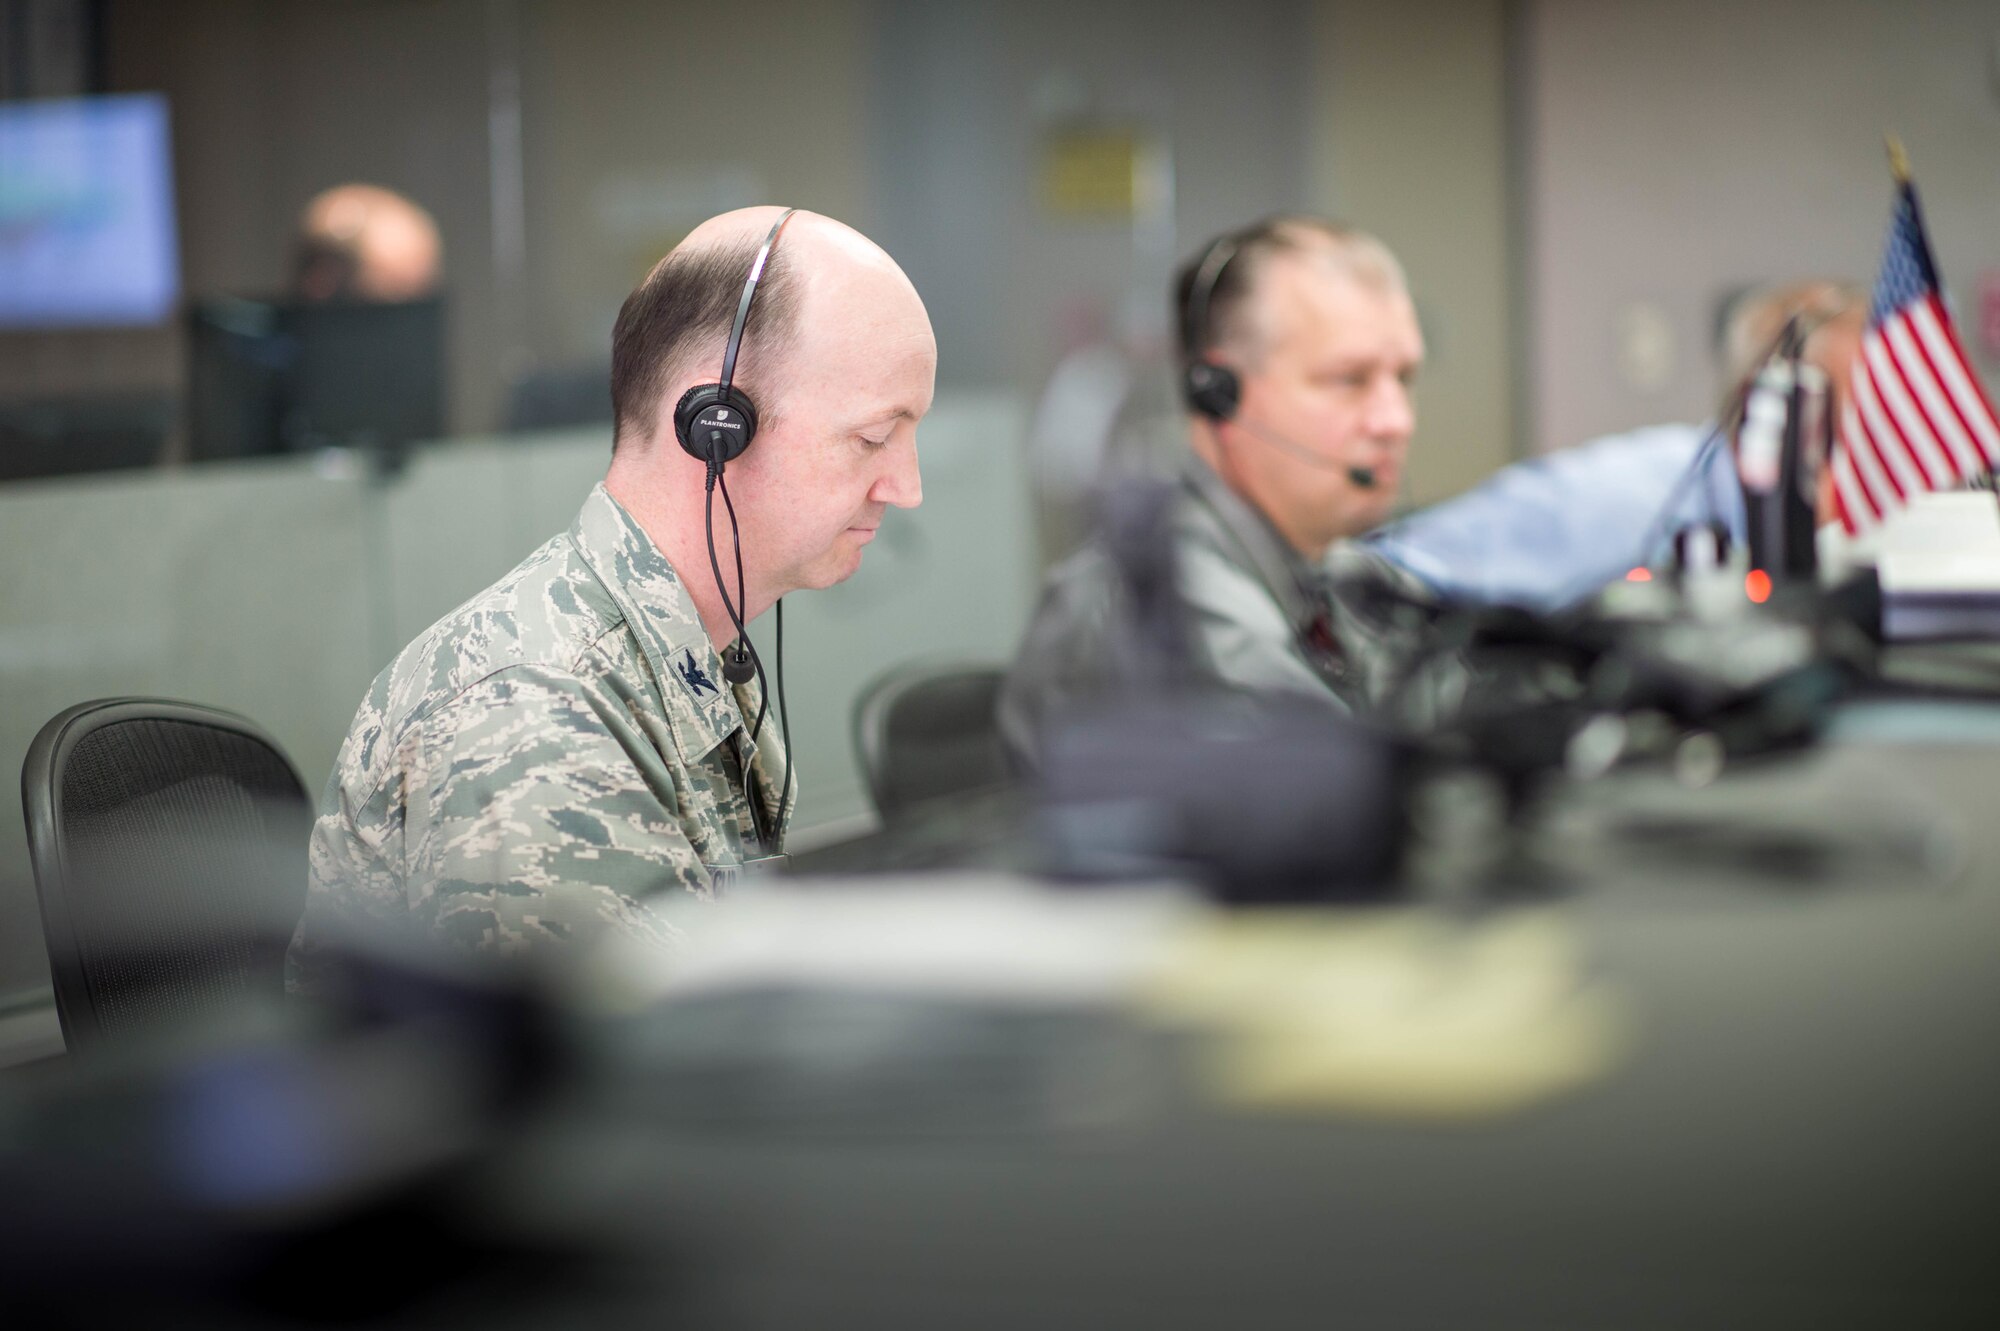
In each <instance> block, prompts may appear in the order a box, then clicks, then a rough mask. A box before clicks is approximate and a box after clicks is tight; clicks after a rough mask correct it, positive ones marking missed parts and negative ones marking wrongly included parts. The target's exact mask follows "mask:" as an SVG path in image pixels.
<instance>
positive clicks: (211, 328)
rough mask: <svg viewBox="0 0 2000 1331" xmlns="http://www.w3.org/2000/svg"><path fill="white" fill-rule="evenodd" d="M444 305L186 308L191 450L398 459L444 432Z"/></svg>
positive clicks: (198, 453)
mask: <svg viewBox="0 0 2000 1331" xmlns="http://www.w3.org/2000/svg"><path fill="white" fill-rule="evenodd" d="M444 401H445V382H444V303H443V301H442V300H440V299H437V298H430V299H425V300H413V301H399V302H396V303H393V304H377V303H366V302H358V301H355V302H349V301H342V302H326V303H304V302H276V301H255V300H236V299H225V300H215V301H204V302H199V303H197V304H195V305H193V306H192V307H190V309H189V311H188V401H187V407H188V454H189V456H190V457H191V458H193V459H196V460H206V459H215V458H237V457H256V456H262V455H267V454H274V453H296V452H309V451H312V450H315V449H321V448H352V449H358V450H362V451H364V452H369V453H372V454H376V455H378V456H380V457H381V458H383V459H384V460H385V461H394V460H399V459H400V458H401V457H402V456H403V455H404V454H405V453H406V452H407V450H408V448H409V446H410V445H411V444H414V443H418V442H420V441H422V440H426V439H436V438H438V437H440V436H441V435H442V434H443V433H444V429H445V407H444Z"/></svg>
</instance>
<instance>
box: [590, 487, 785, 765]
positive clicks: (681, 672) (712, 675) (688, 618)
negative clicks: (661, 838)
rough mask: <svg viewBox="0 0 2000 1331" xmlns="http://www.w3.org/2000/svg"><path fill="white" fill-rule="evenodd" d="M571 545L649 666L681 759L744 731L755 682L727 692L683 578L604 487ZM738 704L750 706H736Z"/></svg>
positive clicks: (593, 498)
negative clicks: (618, 612)
mask: <svg viewBox="0 0 2000 1331" xmlns="http://www.w3.org/2000/svg"><path fill="white" fill-rule="evenodd" d="M570 539H571V541H573V542H574V543H575V545H576V548H577V551H578V553H580V554H581V555H582V556H583V560H584V562H585V563H586V564H588V565H589V566H590V569H591V572H593V573H595V574H596V575H597V580H598V581H599V582H601V583H603V584H604V589H605V591H606V592H607V593H609V595H610V597H611V599H612V601H613V602H614V603H616V605H617V606H618V608H619V609H620V610H621V611H623V612H624V615H625V622H626V624H628V625H629V626H630V627H631V630H632V636H633V637H634V638H635V639H636V640H637V641H638V643H639V650H640V651H641V652H642V653H643V654H644V655H645V658H646V663H647V664H648V665H650V666H651V667H652V668H653V674H654V676H655V678H657V679H658V680H659V682H660V697H661V700H662V701H663V702H664V703H665V705H666V710H667V716H668V718H669V720H670V721H671V723H672V725H673V729H674V736H675V738H676V740H678V741H679V743H680V746H681V756H682V758H683V759H685V760H687V761H690V762H692V761H695V760H697V759H700V758H702V757H703V756H705V755H707V754H708V753H709V752H710V751H711V750H713V749H714V748H715V747H716V745H718V744H721V743H722V742H723V741H724V740H726V739H728V738H729V736H730V735H731V734H732V733H734V732H735V731H738V730H743V729H747V727H746V726H745V724H744V721H743V717H744V712H743V710H742V707H743V706H748V707H749V708H750V711H749V715H751V716H755V715H756V710H755V708H756V700H757V696H758V695H757V685H756V683H755V681H752V682H751V683H750V684H748V685H746V686H744V687H743V688H741V689H735V690H732V689H731V688H730V686H729V683H728V682H727V681H726V680H724V679H723V677H722V661H721V659H720V657H719V656H718V655H717V654H716V650H715V647H714V645H713V644H712V643H710V642H709V640H708V631H707V630H706V629H704V628H703V627H702V625H701V616H700V615H699V614H697V613H696V612H695V608H694V602H693V600H692V599H690V598H689V596H688V594H687V588H686V587H685V586H683V585H682V583H681V579H680V575H679V574H678V573H676V572H674V567H673V565H672V564H669V563H668V562H667V557H666V556H665V555H663V554H661V553H660V547H659V546H657V545H655V544H654V543H653V538H652V537H651V536H649V535H647V534H646V529H645V528H644V527H641V526H640V525H639V521H638V519H636V518H634V517H633V516H632V515H631V513H629V512H627V511H626V509H625V506H624V505H623V504H620V503H619V502H618V501H617V500H616V499H613V498H612V497H611V493H610V492H609V491H608V490H606V489H605V488H604V486H603V484H602V483H599V484H597V485H594V486H592V487H591V490H590V497H589V498H587V499H585V500H584V501H583V509H582V511H581V512H579V513H578V514H577V515H576V522H575V524H574V525H573V526H572V527H571V528H570ZM739 698H741V699H747V702H743V703H739ZM767 730H768V725H767Z"/></svg>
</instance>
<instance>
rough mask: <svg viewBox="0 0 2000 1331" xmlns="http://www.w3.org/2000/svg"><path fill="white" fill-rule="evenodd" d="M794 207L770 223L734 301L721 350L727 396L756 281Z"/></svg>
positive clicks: (748, 316) (794, 209) (723, 387)
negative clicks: (733, 319) (740, 296)
mask: <svg viewBox="0 0 2000 1331" xmlns="http://www.w3.org/2000/svg"><path fill="white" fill-rule="evenodd" d="M797 211H798V209H796V208H787V209H785V211H784V212H782V213H780V214H778V220H777V221H775V222H773V223H772V224H771V233H770V234H769V235H767V236H765V237H764V246H763V248H762V249H760V250H758V251H757V258H756V259H755V260H754V261H753V262H752V263H751V265H750V275H749V276H748V277H746V278H744V279H743V299H741V300H739V301H737V302H736V322H735V323H733V324H731V325H730V326H729V345H728V346H726V347H724V348H723V350H722V395H723V396H725V397H726V396H727V395H728V393H729V385H730V383H731V382H732V381H733V380H734V379H735V378H736V353H737V351H738V350H739V349H740V348H741V347H742V345H743V325H744V324H746V323H748V322H749V321H750V302H751V301H752V300H755V299H756V297H757V281H758V279H759V278H761V277H763V276H764V263H765V261H766V260H767V259H769V258H770V257H771V249H772V247H773V246H775V245H776V244H777V243H778V232H779V231H781V230H782V229H783V228H784V225H785V223H786V222H788V221H790V220H791V216H792V214H793V213H795V212H797Z"/></svg>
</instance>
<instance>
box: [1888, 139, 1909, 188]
mask: <svg viewBox="0 0 2000 1331" xmlns="http://www.w3.org/2000/svg"><path fill="white" fill-rule="evenodd" d="M1882 141H1883V143H1885V144H1886V145H1887V146H1888V149H1889V172H1890V174H1891V175H1893V176H1895V177H1896V183H1897V184H1898V185H1907V184H1909V183H1910V155H1909V154H1908V153H1906V152H1904V151H1903V141H1902V140H1901V139H1899V138H1897V137H1896V136H1895V135H1894V134H1887V135H1884V136H1883V140H1882Z"/></svg>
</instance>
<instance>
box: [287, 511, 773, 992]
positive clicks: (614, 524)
mask: <svg viewBox="0 0 2000 1331" xmlns="http://www.w3.org/2000/svg"><path fill="white" fill-rule="evenodd" d="M758 697H759V695H758V693H757V689H756V685H755V684H754V683H752V684H748V685H742V686H738V687H736V688H735V689H733V690H732V689H730V687H729V686H728V685H727V684H725V683H724V682H723V680H722V669H721V662H720V660H719V659H718V657H717V654H716V651H715V649H714V648H713V647H712V646H711V644H710V643H709V640H708V636H707V634H706V633H705V632H704V630H703V629H702V625H701V620H700V618H699V616H698V615H697V614H696V613H695V609H694V605H693V603H692V602H691V601H690V600H689V599H688V597H687V594H686V592H685V590H684V589H683V587H682V585H681V581H680V578H679V577H678V576H677V575H676V574H675V572H674V570H673V568H672V566H671V565H669V564H668V563H667V560H666V558H665V556H663V555H662V554H661V553H660V551H659V548H658V547H657V546H656V545H654V543H653V541H652V539H651V538H650V537H649V536H647V535H646V533H645V531H644V530H643V529H642V528H641V527H640V526H639V524H638V523H637V522H636V521H634V520H633V518H632V516H631V514H629V513H627V512H626V511H625V509H624V508H623V507H622V506H620V505H619V503H618V502H617V501H616V500H614V499H613V498H612V497H611V496H610V494H608V493H607V492H606V491H605V489H604V487H603V486H602V485H599V486H597V487H595V488H594V489H592V491H591V493H590V497H589V498H588V499H587V500H585V501H584V505H583V509H582V511H581V512H580V513H578V515H577V518H576V522H575V524H574V525H573V526H572V527H571V528H570V529H569V531H568V532H567V533H565V534H563V535H561V536H558V537H556V538H554V539H553V540H551V541H549V542H548V543H547V544H545V545H543V546H542V547H541V549H539V550H537V551H535V553H534V554H532V555H530V556H528V558H527V559H526V560H524V561H523V562H522V563H521V564H520V566H519V567H517V568H515V569H514V571H513V572H511V573H509V574H508V575H507V576H506V577H504V578H502V579H501V580H500V581H499V582H497V583H495V584H494V585H493V586H492V587H490V588H488V589H487V590H486V591H484V592H482V593H480V594H479V595H478V596H476V597H474V598H473V599H472V600H470V601H468V602H466V603H465V604H464V605H462V606H460V607H459V608H458V609H456V610H454V611H452V612H451V613H450V614H449V615H446V616H445V617H444V618H443V619H441V620H439V621H438V622H437V623H436V624H434V625H432V626H431V628H430V629H429V630H428V631H426V632H425V633H424V634H423V635H422V636H421V637H419V638H418V639H417V640H416V641H415V642H413V643H411V644H410V645H409V646H408V647H406V648H404V649H403V652H402V654H401V655H400V656H398V657H397V658H396V660H395V661H394V663H393V664H391V665H390V666H389V668H388V669H387V670H385V671H383V672H382V674H381V675H380V676H378V677H377V678H376V680H375V683H374V686H373V687H372V688H371V689H370V691H369V694H368V697H367V699H366V700H365V701H364V702H363V703H362V704H361V709H360V711H359V712H357V713H356V714H355V717H354V724H353V726H352V728H351V729H350V730H349V731H348V734H347V740H346V742H345V743H344V744H343V745H342V746H341V750H340V756H339V758H338V759H337V760H336V762H335V764H334V770H333V774H332V776H331V778H330V779H329V780H328V782H327V787H326V793H325V795H324V796H323V798H322V800H321V808H320V816H319V819H318V821H317V823H316V824H315V825H314V828H313V833H312V842H311V870H310V873H311V878H310V882H309V886H308V890H307V895H306V910H305V917H304V919H303V920H302V921H301V922H300V925H299V930H298V933H297V934H296V935H295V936H294V938H293V941H292V949H291V956H290V958H289V969H288V982H289V983H290V984H291V986H292V987H293V988H294V989H295V990H298V991H302V992H312V991H314V990H315V989H318V988H319V987H320V985H321V983H322V981H323V980H324V978H325V977H324V975H323V972H324V970H325V969H326V965H327V950H326V949H327V943H328V941H329V939H330V938H331V937H332V936H333V935H335V934H337V933H338V932H340V931H341V929H342V927H343V926H344V925H361V926H376V927H379V926H383V925H387V926H389V927H392V928H395V927H400V928H404V929H413V930H415V931H417V932H419V933H421V934H424V935H427V936H429V937H431V938H434V939H437V940H442V941H445V942H448V943H450V944H454V945H457V946H460V947H463V948H469V949H485V950H493V951H498V952H503V953H512V952H521V951H526V950H531V949H537V948H540V947H543V946H545V945H547V944H552V943H554V944H576V943H580V942H587V941H589V940H591V939H593V938H596V937H600V936H603V935H605V934H607V933H611V932H624V933H630V934H634V935H637V936H639V937H641V938H644V939H648V940H653V941H656V942H661V943H668V944H671V943H672V942H673V941H674V931H673V929H672V926H670V925H669V924H668V923H667V922H666V921H665V920H664V919H662V918H661V917H660V916H659V915H657V914H655V913H654V912H653V911H651V910H650V909H648V908H647V906H646V905H645V899H646V898H647V897H648V896H650V895H652V894H654V893H657V892H662V891H668V890H678V891H683V892H688V893H692V894H693V895H695V896H697V897H701V898H708V897H710V896H712V895H713V894H714V893H715V891H716V889H717V887H718V886H719V884H720V882H721V881H723V880H726V879H727V878H728V877H729V876H730V875H731V874H732V873H733V872H734V871H735V869H737V868H738V867H740V866H741V864H742V863H743V862H744V861H745V860H748V859H753V858H756V857H757V856H759V855H760V854H762V853H763V852H762V851H761V850H760V849H759V843H758V839H757V833H756V827H755V824H754V823H753V815H752V811H751V807H750V797H749V796H747V795H746V792H745V779H744V772H745V770H746V768H747V770H748V772H749V773H750V778H751V782H752V783H753V784H754V788H755V794H754V798H755V800H756V801H757V806H758V807H757V812H756V815H755V816H756V817H757V818H761V819H762V820H763V822H764V823H765V824H766V825H767V826H768V825H769V824H770V822H771V820H772V819H773V818H774V817H775V816H776V814H777V811H778V805H779V802H780V801H779V788H778V785H777V782H778V781H780V780H783V781H790V780H791V773H790V763H789V762H788V761H787V760H786V758H785V756H784V753H783V750H782V748H781V746H780V743H779V739H778V733H777V725H776V720H775V718H766V721H765V725H764V729H763V735H762V737H761V739H760V740H759V741H758V742H757V744H756V745H754V746H752V745H751V743H750V741H749V733H748V732H749V725H750V719H754V718H755V717H756V715H757V705H758Z"/></svg>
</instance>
